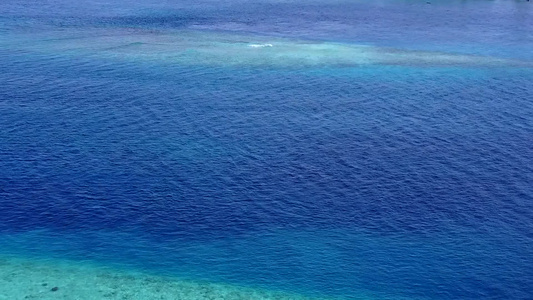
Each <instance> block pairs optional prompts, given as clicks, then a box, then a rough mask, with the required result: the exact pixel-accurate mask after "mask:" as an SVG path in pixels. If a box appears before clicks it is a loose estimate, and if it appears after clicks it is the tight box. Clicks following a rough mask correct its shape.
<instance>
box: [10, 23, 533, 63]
mask: <svg viewBox="0 0 533 300" xmlns="http://www.w3.org/2000/svg"><path fill="white" fill-rule="evenodd" d="M1 42H2V44H5V43H7V44H8V45H9V44H11V45H10V46H11V47H16V48H18V49H23V50H26V51H34V52H39V53H42V52H47V53H60V54H65V55H92V56H94V57H96V58H98V57H101V58H113V59H121V60H132V61H150V62H157V63H164V64H180V65H208V66H237V67H247V66H251V67H280V68H287V67H288V68H301V67H357V66H364V65H404V66H430V67H431V66H435V67H438V66H466V67H505V66H513V67H533V62H530V61H522V60H514V59H505V58H496V57H487V56H477V55H467V54H453V53H445V52H434V51H415V50H406V49H395V48H386V47H376V46H370V45H358V44H350V43H336V42H326V41H306V40H294V39H287V38H279V37H267V36H257V35H243V34H232V33H223V32H222V33H221V32H211V31H201V30H181V31H170V32H169V31H164V32H162V31H149V30H140V29H105V30H104V29H98V30H96V29H95V30H93V31H91V32H86V31H84V30H81V29H78V30H74V29H72V31H67V32H59V33H56V32H48V33H41V34H39V35H38V36H35V35H31V34H30V35H23V36H20V35H19V36H17V37H16V38H15V39H14V42H12V43H10V41H9V39H5V40H3V41H1Z"/></svg>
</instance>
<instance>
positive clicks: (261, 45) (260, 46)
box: [248, 44, 274, 48]
mask: <svg viewBox="0 0 533 300" xmlns="http://www.w3.org/2000/svg"><path fill="white" fill-rule="evenodd" d="M248 47H252V48H266V47H274V46H273V45H272V44H249V45H248Z"/></svg>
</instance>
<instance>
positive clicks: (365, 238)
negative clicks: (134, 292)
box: [0, 0, 533, 299]
mask: <svg viewBox="0 0 533 300" xmlns="http://www.w3.org/2000/svg"><path fill="white" fill-rule="evenodd" d="M81 2H83V3H81V4H80V3H70V2H69V1H63V0H56V1H42V2H39V3H34V2H33V1H25V0H7V1H3V2H2V3H0V12H1V16H0V247H1V248H0V251H2V252H5V253H16V254H19V255H21V256H28V257H32V256H41V257H48V258H68V259H74V260H91V261H95V262H99V263H104V264H110V265H114V266H119V267H126V268H134V269H142V270H145V271H147V272H150V273H155V274H165V275H169V274H170V275H175V276H178V277H187V278H192V279H201V280H210V281H215V282H225V283H230V284H236V285H245V286H252V287H255V286H257V287H261V288H268V289H281V290H287V291H294V292H298V293H302V294H304V295H310V296H325V297H334V296H340V297H344V298H352V297H356V296H357V295H360V293H365V294H367V295H371V296H375V297H378V298H379V297H381V298H386V297H390V298H398V297H407V298H423V299H531V298H533V294H532V288H533V271H532V270H533V268H532V266H533V148H532V146H531V145H532V144H533V102H532V101H533V84H532V83H531V82H532V80H533V68H531V64H530V63H531V61H532V60H533V51H531V49H533V6H532V4H530V3H529V2H525V1H446V2H444V1H431V2H432V3H431V4H426V1H421V2H419V1H377V2H373V3H368V2H365V1H338V2H326V1H324V2H321V1H309V2H292V1H279V2H276V1H270V2H267V1H265V2H260V3H250V2H247V1H234V2H228V3H225V4H220V3H216V2H210V1H200V2H195V3H192V2H191V3H189V2H188V1H166V2H163V3H159V4H150V3H148V2H149V1H113V3H97V2H92V1H81ZM103 2H105V1H103ZM110 2H111V1H110ZM102 7H104V8H102ZM117 28H118V29H121V30H122V29H127V30H136V31H142V32H151V33H150V34H154V35H157V34H161V33H167V32H173V30H181V29H186V30H193V31H198V32H200V33H202V34H203V33H207V34H215V35H216V34H217V33H220V34H228V33H230V34H239V35H241V36H242V37H244V38H251V39H253V38H254V37H255V36H261V37H262V38H263V39H264V38H265V36H266V37H276V38H288V39H299V40H302V39H304V40H309V41H327V42H342V43H348V44H351V43H353V44H359V43H360V44H365V45H372V46H377V47H392V48H394V49H400V50H418V51H439V52H443V53H451V54H470V55H480V56H481V57H495V58H501V59H512V60H514V61H520V62H526V63H525V64H524V65H523V66H520V65H518V66H517V65H516V64H510V65H508V66H507V65H505V64H504V65H498V66H485V65H483V66H480V65H475V64H472V65H454V64H450V65H442V64H440V63H438V62H435V63H434V64H432V63H428V64H425V65H423V66H421V65H416V64H413V65H410V64H406V63H398V64H370V65H362V66H338V65H328V64H327V63H325V64H319V65H313V66H302V65H299V64H298V63H297V62H298V61H299V60H295V63H294V65H292V66H289V67H287V65H286V64H285V65H283V66H282V67H280V66H276V65H273V66H265V65H263V66H256V65H253V64H251V65H247V62H246V61H245V62H243V63H242V64H239V65H232V64H227V63H226V57H230V58H227V59H228V60H230V59H231V53H230V54H228V55H226V56H222V57H221V58H220V63H216V64H213V63H210V64H204V63H202V61H196V62H194V63H170V62H168V61H162V60H159V59H158V58H152V59H151V60H142V61H141V60H136V59H120V58H113V57H109V56H105V55H101V53H100V52H99V51H97V50H91V46H92V45H91V42H87V44H84V43H83V42H82V43H81V44H82V45H84V47H85V48H88V50H87V49H84V50H83V51H81V52H79V53H74V54H73V53H71V52H68V51H60V50H57V49H55V50H54V49H52V50H50V48H49V44H50V43H49V41H50V40H52V41H53V40H60V39H64V38H65V37H68V38H72V37H77V36H82V35H83V36H85V37H86V36H87V35H89V36H92V34H91V32H98V33H94V36H97V35H98V34H101V32H102V30H103V31H106V30H116V29H117ZM127 34H128V32H126V33H124V35H127ZM28 44H31V45H32V47H31V48H28V47H26V45H28ZM78 46H79V45H78ZM274 48H275V47H273V49H274ZM36 49H37V50H36ZM43 49H44V50H43ZM143 51H147V50H143ZM148 55H150V51H148ZM301 59H305V58H301ZM527 63H529V65H527ZM0 289H1V288H0Z"/></svg>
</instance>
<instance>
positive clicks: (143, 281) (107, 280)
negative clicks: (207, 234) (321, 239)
mask: <svg viewBox="0 0 533 300" xmlns="http://www.w3.org/2000/svg"><path fill="white" fill-rule="evenodd" d="M0 299H1V300H4V299H6V300H7V299H9V300H18V299H40V300H45V299H69V300H75V299H160V300H161V299H213V300H214V299H279V300H282V299H295V300H300V299H302V300H303V299H310V298H308V297H305V296H301V295H296V294H288V293H283V292H277V291H267V290H259V289H252V288H244V287H235V286H229V285H224V284H216V283H206V282H195V281H188V280H178V279H175V278H167V277H159V276H153V275H147V274H142V273H133V272H127V271H122V270H114V269H110V268H106V267H99V266H93V265H90V264H83V263H76V262H69V261H58V262H55V261H53V262H52V261H40V260H26V259H19V258H10V257H7V258H6V257H0Z"/></svg>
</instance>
